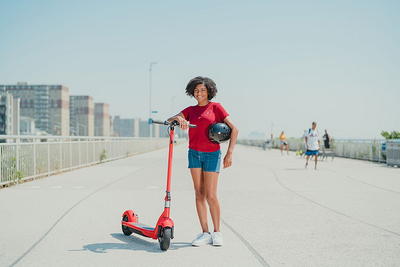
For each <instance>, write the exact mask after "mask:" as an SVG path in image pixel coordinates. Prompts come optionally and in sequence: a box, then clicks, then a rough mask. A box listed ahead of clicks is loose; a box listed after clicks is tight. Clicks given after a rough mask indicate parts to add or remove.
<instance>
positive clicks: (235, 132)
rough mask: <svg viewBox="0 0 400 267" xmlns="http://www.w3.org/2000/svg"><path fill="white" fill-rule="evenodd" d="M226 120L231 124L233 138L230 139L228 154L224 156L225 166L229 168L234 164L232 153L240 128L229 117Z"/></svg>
mask: <svg viewBox="0 0 400 267" xmlns="http://www.w3.org/2000/svg"><path fill="white" fill-rule="evenodd" d="M224 122H225V123H226V124H227V125H228V126H229V128H231V139H230V140H229V146H228V150H227V151H226V155H225V157H224V168H228V167H230V166H232V154H233V149H234V148H235V145H236V141H237V137H238V133H239V130H238V128H236V126H235V125H234V124H233V122H232V121H231V119H230V118H229V117H226V118H225V119H224Z"/></svg>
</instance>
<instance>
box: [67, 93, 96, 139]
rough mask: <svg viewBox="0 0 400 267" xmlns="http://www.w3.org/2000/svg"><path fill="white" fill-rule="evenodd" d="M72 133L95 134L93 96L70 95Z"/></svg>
mask: <svg viewBox="0 0 400 267" xmlns="http://www.w3.org/2000/svg"><path fill="white" fill-rule="evenodd" d="M69 111H70V133H71V135H79V136H93V135H94V104H93V98H92V97H91V96H87V95H79V96H70V97H69Z"/></svg>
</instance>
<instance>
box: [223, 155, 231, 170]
mask: <svg viewBox="0 0 400 267" xmlns="http://www.w3.org/2000/svg"><path fill="white" fill-rule="evenodd" d="M230 166H232V153H226V155H225V157H224V168H228V167H230Z"/></svg>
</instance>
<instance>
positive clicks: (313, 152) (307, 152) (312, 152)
mask: <svg viewBox="0 0 400 267" xmlns="http://www.w3.org/2000/svg"><path fill="white" fill-rule="evenodd" d="M318 152H319V151H318V150H308V149H307V151H306V155H307V156H314V155H317V156H318Z"/></svg>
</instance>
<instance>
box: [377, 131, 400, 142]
mask: <svg viewBox="0 0 400 267" xmlns="http://www.w3.org/2000/svg"><path fill="white" fill-rule="evenodd" d="M381 135H382V136H383V137H384V138H385V139H386V140H388V139H400V131H392V132H387V131H382V132H381Z"/></svg>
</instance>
